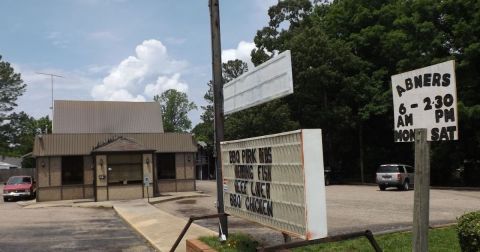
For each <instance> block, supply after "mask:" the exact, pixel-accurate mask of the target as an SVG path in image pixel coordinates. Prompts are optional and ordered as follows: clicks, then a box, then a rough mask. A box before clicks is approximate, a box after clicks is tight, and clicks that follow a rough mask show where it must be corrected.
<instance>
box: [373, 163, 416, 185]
mask: <svg viewBox="0 0 480 252" xmlns="http://www.w3.org/2000/svg"><path fill="white" fill-rule="evenodd" d="M376 177H377V179H376V180H377V184H378V187H379V188H380V190H382V191H384V190H385V189H386V188H387V187H397V188H398V189H399V190H405V191H408V190H409V189H410V185H413V181H414V169H413V167H412V166H410V165H404V164H384V165H380V167H378V170H377V176H376Z"/></svg>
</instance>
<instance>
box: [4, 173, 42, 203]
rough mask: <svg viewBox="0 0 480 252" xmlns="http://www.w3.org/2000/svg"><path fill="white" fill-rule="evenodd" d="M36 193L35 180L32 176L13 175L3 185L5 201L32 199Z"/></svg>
mask: <svg viewBox="0 0 480 252" xmlns="http://www.w3.org/2000/svg"><path fill="white" fill-rule="evenodd" d="M35 193H36V186H35V181H34V180H33V178H32V177H30V176H13V177H10V178H9V179H8V181H7V182H6V183H5V186H4V187H3V201H9V200H11V199H30V198H34V197H35Z"/></svg>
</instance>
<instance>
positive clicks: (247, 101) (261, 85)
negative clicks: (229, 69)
mask: <svg viewBox="0 0 480 252" xmlns="http://www.w3.org/2000/svg"><path fill="white" fill-rule="evenodd" d="M292 93H293V78H292V59H291V56H290V51H288V50H287V51H285V52H282V53H280V54H279V55H277V56H276V57H274V58H272V59H270V60H269V61H267V62H264V63H263V64H261V65H259V66H257V67H256V68H254V69H252V70H251V71H248V72H247V73H245V74H242V75H241V76H240V77H238V78H236V79H234V80H232V81H230V82H229V83H227V84H225V86H224V87H223V106H224V114H225V115H228V114H231V113H234V112H237V111H240V110H244V109H246V108H250V107H253V106H256V105H259V104H262V103H265V102H268V101H271V100H274V99H277V98H280V97H283V96H286V95H289V94H292Z"/></svg>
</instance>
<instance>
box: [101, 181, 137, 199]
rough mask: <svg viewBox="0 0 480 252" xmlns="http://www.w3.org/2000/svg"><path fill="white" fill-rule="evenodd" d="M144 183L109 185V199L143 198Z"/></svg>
mask: <svg viewBox="0 0 480 252" xmlns="http://www.w3.org/2000/svg"><path fill="white" fill-rule="evenodd" d="M142 187H143V186H142V185H141V184H138V185H125V186H109V187H108V200H128V199H141V198H142Z"/></svg>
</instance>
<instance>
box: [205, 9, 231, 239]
mask: <svg viewBox="0 0 480 252" xmlns="http://www.w3.org/2000/svg"><path fill="white" fill-rule="evenodd" d="M208 5H209V9H210V26H211V36H212V75H213V106H214V112H215V115H214V118H215V119H214V121H215V127H214V131H215V141H214V142H215V148H214V151H213V155H214V157H215V168H216V179H217V212H218V213H219V214H223V213H225V207H224V205H223V204H224V203H223V176H222V155H221V152H220V142H222V141H223V137H224V133H223V131H224V125H223V120H224V118H223V117H224V116H223V83H222V54H221V53H222V52H221V48H222V47H221V44H220V12H219V6H218V5H219V3H218V0H209V3H208ZM219 219H220V227H219V237H222V236H223V235H225V237H228V224H227V216H225V215H222V216H220V217H219Z"/></svg>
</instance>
